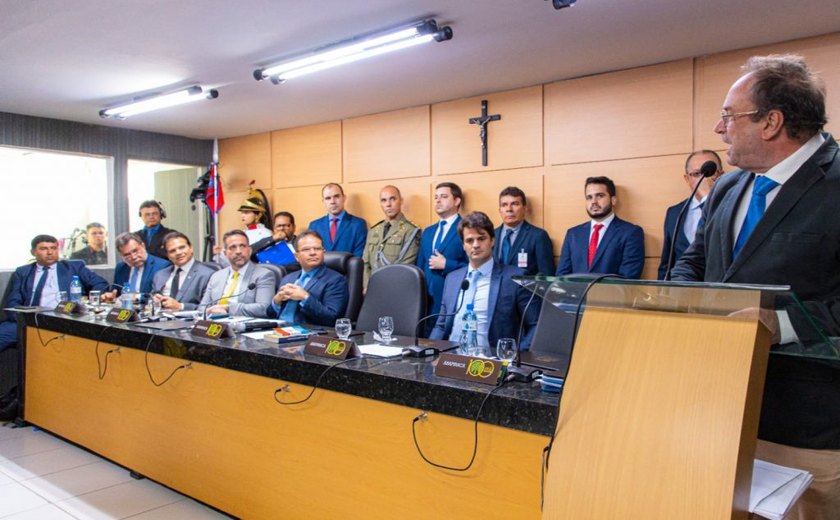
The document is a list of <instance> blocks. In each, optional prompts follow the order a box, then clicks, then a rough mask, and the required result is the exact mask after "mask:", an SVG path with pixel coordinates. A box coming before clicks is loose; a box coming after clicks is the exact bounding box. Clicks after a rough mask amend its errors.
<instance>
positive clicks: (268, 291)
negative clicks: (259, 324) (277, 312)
mask: <svg viewBox="0 0 840 520" xmlns="http://www.w3.org/2000/svg"><path fill="white" fill-rule="evenodd" d="M248 265H249V267H248V269H247V271H246V272H245V275H244V276H243V277H242V279H240V280H239V283H238V285H237V289H236V291H234V294H237V293H242V294H240V295H239V297H238V298H237V300H238V301H237V303H231V304H230V314H231V315H232V316H252V317H255V318H265V317H266V313H265V309H266V307H268V304H269V303H271V299H272V298H273V297H274V287H275V279H274V273H272V272H271V271H269V270H268V269H265V268H264V267H260V266H259V265H257V264H255V263H253V262H250V263H249V264H248ZM230 271H231V269H230V267H225V268H224V269H222V270H220V271H216V272H215V273H213V276H211V277H210V281H209V282H208V283H207V290H206V291H204V297H203V298H202V299H201V304H200V307H201V308H203V307H205V306H207V305H210V306H213V305H215V304H216V302H217V301H218V300H220V299H221V298H222V296H223V295H224V290H225V282H227V279H228V276H230ZM252 283H253V284H255V287H254V288H253V289H251V290H248V286H249V285H250V284H252ZM243 291H244V292H243Z"/></svg>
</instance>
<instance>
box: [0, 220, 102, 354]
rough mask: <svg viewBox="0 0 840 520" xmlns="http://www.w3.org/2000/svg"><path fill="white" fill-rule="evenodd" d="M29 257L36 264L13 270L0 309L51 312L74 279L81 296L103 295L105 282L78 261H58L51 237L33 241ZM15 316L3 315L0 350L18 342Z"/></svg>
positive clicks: (55, 246) (46, 236) (56, 241)
mask: <svg viewBox="0 0 840 520" xmlns="http://www.w3.org/2000/svg"><path fill="white" fill-rule="evenodd" d="M31 245H32V250H31V251H32V256H34V257H35V263H33V264H27V265H24V266H21V267H18V268H17V269H15V272H14V273H13V274H12V277H11V279H10V280H9V286H10V287H9V295H8V297H7V298H6V301H5V302H4V303H3V307H4V308H5V307H21V306H36V307H49V308H53V307H55V306H56V305H58V301H59V292H60V291H69V290H70V282H71V281H72V280H73V277H74V276H78V277H79V281H81V282H82V291H83V294H87V292H88V291H90V290H91V289H94V290H97V291H103V290H105V289H107V288H108V282H107V281H106V280H105V279H104V278H102V277H101V276H99V275H98V274H96V273H95V272H93V271H91V270H90V269H88V268H87V267H85V264H84V263H83V262H81V261H78V260H59V259H58V240H56V238H55V237H53V236H50V235H38V236H36V237H35V238H33V239H32V244H31ZM16 319H17V316H16V313H15V312H11V311H7V312H6V321H4V322H0V350H4V349H6V348H7V347H9V346H11V345H13V344H15V342H16V341H17V324H16V321H15V320H16Z"/></svg>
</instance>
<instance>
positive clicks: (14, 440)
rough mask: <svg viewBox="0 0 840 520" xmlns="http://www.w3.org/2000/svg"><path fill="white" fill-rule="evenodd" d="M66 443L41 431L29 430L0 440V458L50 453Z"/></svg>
mask: <svg viewBox="0 0 840 520" xmlns="http://www.w3.org/2000/svg"><path fill="white" fill-rule="evenodd" d="M66 445H67V443H66V442H64V441H62V440H60V439H58V438H56V437H53V436H52V435H49V434H47V433H44V432H41V431H33V430H29V431H26V432H24V433H23V434H22V435H15V436H11V437H9V438H7V439H5V440H0V456H2V457H5V458H7V459H14V458H17V457H24V456H26V455H35V454H37V453H43V452H45V451H51V450H54V449H57V448H61V447H62V446H66Z"/></svg>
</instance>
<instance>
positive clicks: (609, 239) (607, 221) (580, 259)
mask: <svg viewBox="0 0 840 520" xmlns="http://www.w3.org/2000/svg"><path fill="white" fill-rule="evenodd" d="M584 194H585V195H586V212H587V213H588V214H589V217H590V218H591V219H592V220H591V221H589V222H586V223H584V224H581V225H579V226H575V227H573V228H571V229H569V230H568V231H567V232H566V238H565V239H563V250H562V252H561V254H560V265H559V266H557V276H563V275H566V274H572V273H598V274H617V275H619V276H621V277H622V278H626V279H628V280H638V279H639V278H640V277H641V276H642V268H643V267H644V266H645V233H644V231H642V228H640V227H639V226H637V225H635V224H631V223H630V222H626V221H624V220H621V219H620V218H618V217H617V216H616V214H615V212H614V211H613V207H614V206H615V205H616V203H617V202H618V199H617V198H616V196H615V183H614V182H613V181H612V180H611V179H609V178H608V177H589V178H587V179H586V185H585V188H584Z"/></svg>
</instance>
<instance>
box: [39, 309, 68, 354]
mask: <svg viewBox="0 0 840 520" xmlns="http://www.w3.org/2000/svg"><path fill="white" fill-rule="evenodd" d="M39 314H41V311H35V313H34V317H35V332H36V333H37V334H38V341H40V342H41V346H42V347H46V346H47V345H49V344H50V343H52V342H53V341H55V340H57V339H62V338H64V336H65V334H59V335H58V336H55V337H53V338H50V339H49V340H47V341H46V343H45V342H44V338H43V336H41V327H40V325H38V315H39Z"/></svg>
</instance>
